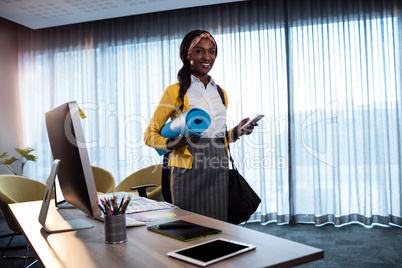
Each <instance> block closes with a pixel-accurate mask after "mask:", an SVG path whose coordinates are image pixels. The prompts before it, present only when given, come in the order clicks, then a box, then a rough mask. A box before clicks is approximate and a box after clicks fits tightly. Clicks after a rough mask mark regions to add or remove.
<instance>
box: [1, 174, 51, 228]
mask: <svg viewBox="0 0 402 268" xmlns="http://www.w3.org/2000/svg"><path fill="white" fill-rule="evenodd" d="M45 191H46V185H45V184H43V183H41V182H39V181H35V180H31V179H28V178H26V177H23V176H15V175H0V208H1V210H2V212H3V214H4V217H5V219H6V221H7V224H8V227H9V228H10V229H11V230H13V231H15V232H20V229H19V227H18V224H17V223H16V222H15V220H14V218H13V216H12V215H11V212H10V210H9V208H8V205H9V204H13V203H21V202H29V201H38V200H43V197H44V195H45Z"/></svg>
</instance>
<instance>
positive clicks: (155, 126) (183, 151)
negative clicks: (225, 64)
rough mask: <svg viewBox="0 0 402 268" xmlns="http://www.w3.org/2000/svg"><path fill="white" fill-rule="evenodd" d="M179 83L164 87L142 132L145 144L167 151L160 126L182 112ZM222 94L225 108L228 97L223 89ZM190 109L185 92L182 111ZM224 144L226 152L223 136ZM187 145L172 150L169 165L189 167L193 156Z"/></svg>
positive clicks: (230, 131)
mask: <svg viewBox="0 0 402 268" xmlns="http://www.w3.org/2000/svg"><path fill="white" fill-rule="evenodd" d="M179 89H180V86H179V84H178V83H177V84H173V85H171V86H169V87H168V88H166V90H165V92H164V93H163V95H162V98H161V100H160V102H159V105H158V107H156V110H155V112H154V114H153V116H152V118H151V121H150V122H149V125H148V127H147V129H146V130H145V132H144V142H145V144H146V145H148V146H151V147H153V148H156V149H161V150H165V151H169V150H168V149H167V148H166V142H167V141H168V138H165V137H163V136H161V135H160V133H161V130H162V127H163V126H164V125H165V124H166V122H167V121H168V119H169V118H170V119H171V120H173V119H175V118H176V117H178V116H179V115H181V114H182V112H181V111H180V110H179V108H178V107H180V106H181V100H180V98H179ZM222 91H223V95H224V97H225V107H226V108H227V103H228V99H227V96H226V92H225V90H223V89H222ZM188 110H190V104H189V103H188V98H187V94H185V95H184V105H183V113H185V112H187V111H188ZM232 131H233V129H231V130H229V131H228V135H227V136H228V137H230V138H229V142H233V141H234V140H232V138H231V137H232V135H231V133H232ZM225 145H226V153H227V139H226V137H225ZM187 147H188V146H183V147H181V148H179V149H176V150H173V152H172V154H171V157H170V160H169V166H176V167H181V168H187V169H191V168H192V164H193V156H192V155H191V154H190V152H189V150H188V149H187Z"/></svg>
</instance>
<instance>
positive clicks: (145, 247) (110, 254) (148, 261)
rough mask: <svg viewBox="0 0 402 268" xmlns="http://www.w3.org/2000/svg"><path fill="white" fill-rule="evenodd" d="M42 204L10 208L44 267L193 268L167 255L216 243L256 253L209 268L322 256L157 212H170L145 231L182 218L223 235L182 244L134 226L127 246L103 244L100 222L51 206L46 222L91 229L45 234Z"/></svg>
mask: <svg viewBox="0 0 402 268" xmlns="http://www.w3.org/2000/svg"><path fill="white" fill-rule="evenodd" d="M52 204H54V202H52ZM41 205H42V201H34V202H27V203H18V204H11V205H10V208H11V211H12V213H13V214H14V217H15V218H16V220H17V221H18V223H19V225H20V227H21V229H22V230H23V233H24V235H25V237H26V238H27V240H28V242H29V243H30V244H31V246H32V248H33V249H34V250H35V252H36V253H37V255H38V257H39V259H40V262H41V263H42V264H43V266H45V267H52V268H53V267H88V268H89V267H179V266H180V267H195V266H194V265H192V264H189V263H186V262H183V261H180V260H177V259H174V258H171V257H169V256H167V253H168V252H171V251H174V250H177V249H181V248H184V247H188V246H190V245H194V244H198V243H202V242H205V241H209V240H212V239H216V238H226V239H231V240H235V241H239V242H243V243H248V244H253V245H256V246H257V248H256V249H255V250H252V251H250V252H247V253H244V254H241V255H238V256H236V257H233V258H229V259H227V260H224V261H221V262H218V263H215V264H213V265H211V266H210V267H271V266H272V267H289V266H295V265H299V264H303V263H306V262H310V261H314V260H318V259H321V258H323V257H324V252H323V250H321V249H318V248H314V247H310V246H307V245H303V244H300V243H296V242H292V241H289V240H286V239H282V238H279V237H275V236H272V235H268V234H265V233H261V232H258V231H254V230H251V229H248V228H244V227H240V226H237V225H233V224H229V223H226V222H222V221H219V220H215V219H212V218H209V217H205V216H202V215H199V214H195V213H191V212H188V211H185V210H181V209H178V208H172V209H165V210H159V211H160V212H171V213H174V214H176V216H175V217H174V218H172V219H169V220H163V221H157V222H155V221H153V222H147V226H150V225H155V224H160V223H164V222H168V221H172V220H178V219H181V220H186V221H189V222H194V223H197V224H200V225H204V226H208V227H211V228H216V229H220V230H222V233H221V234H218V235H214V236H210V237H205V238H201V239H196V240H192V241H189V242H182V241H179V240H176V239H173V238H170V237H167V236H164V235H161V234H158V233H155V232H151V231H148V230H147V228H146V226H138V227H131V228H128V229H127V239H128V241H127V242H126V243H122V244H116V245H111V244H106V243H105V235H104V224H103V222H100V221H98V220H95V219H91V218H89V217H87V216H85V214H84V213H83V212H81V211H80V210H78V209H61V210H58V209H56V208H55V207H54V205H51V206H50V208H49V214H48V220H47V222H50V223H52V222H57V221H65V220H73V219H83V218H86V219H87V220H88V221H89V222H91V223H92V224H93V225H94V228H91V229H84V230H79V231H70V232H64V233H56V234H48V233H46V232H45V231H44V230H43V229H42V226H41V225H40V223H39V222H38V216H39V211H40V208H41ZM145 213H146V212H145Z"/></svg>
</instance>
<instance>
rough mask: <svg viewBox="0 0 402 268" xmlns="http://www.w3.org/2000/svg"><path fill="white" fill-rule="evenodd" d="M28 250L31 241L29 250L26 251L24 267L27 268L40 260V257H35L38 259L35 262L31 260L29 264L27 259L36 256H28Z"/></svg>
mask: <svg viewBox="0 0 402 268" xmlns="http://www.w3.org/2000/svg"><path fill="white" fill-rule="evenodd" d="M28 251H29V243H28V244H27V250H26V251H25V262H24V267H26V268H29V267H31V266H32V265H34V264H35V263H37V262H38V259H36V258H35V259H36V260H34V261H33V262H31V264H29V265H28V266H27V261H28V259H32V258H34V257H29V256H28Z"/></svg>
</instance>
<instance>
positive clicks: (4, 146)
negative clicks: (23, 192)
mask: <svg viewBox="0 0 402 268" xmlns="http://www.w3.org/2000/svg"><path fill="white" fill-rule="evenodd" d="M18 27H19V25H18V24H16V23H13V22H11V21H8V20H6V19H3V18H0V48H1V49H0V154H2V153H3V152H5V151H7V152H9V155H12V156H18V154H17V153H16V152H15V151H14V148H15V147H18V148H22V147H23V143H22V123H21V112H20V101H19V91H18V31H17V30H18ZM20 163H21V162H20V161H18V162H15V163H14V165H13V167H14V168H15V169H16V170H17V172H20V169H17V167H19V166H20ZM10 173H11V171H10V170H9V169H8V168H7V167H5V166H4V165H0V174H10Z"/></svg>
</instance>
